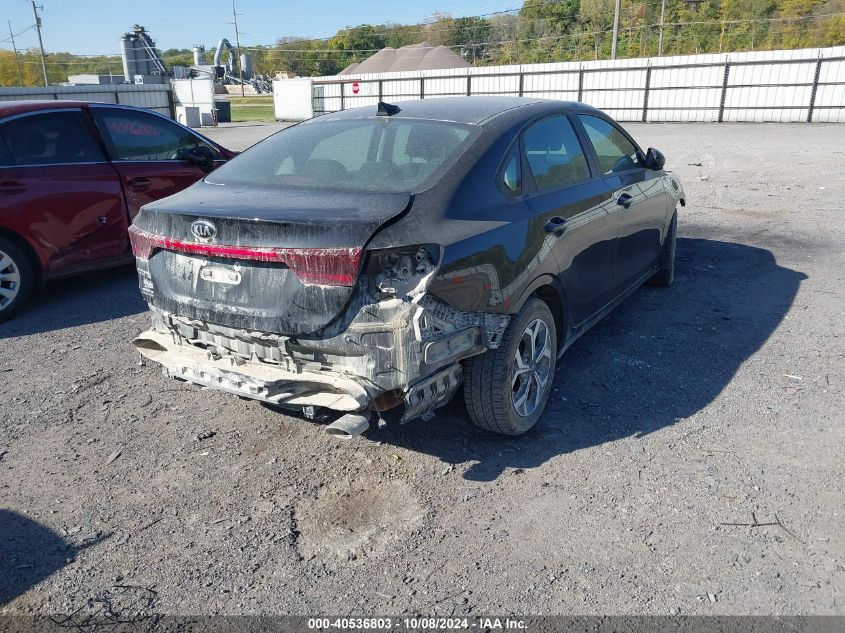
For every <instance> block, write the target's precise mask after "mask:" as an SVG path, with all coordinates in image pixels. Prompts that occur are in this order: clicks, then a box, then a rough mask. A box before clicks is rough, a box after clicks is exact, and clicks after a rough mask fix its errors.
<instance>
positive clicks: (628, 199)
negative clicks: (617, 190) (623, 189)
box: [616, 193, 634, 209]
mask: <svg viewBox="0 0 845 633" xmlns="http://www.w3.org/2000/svg"><path fill="white" fill-rule="evenodd" d="M633 201H634V196H632V195H631V194H629V193H623V194H622V195H621V196H619V197H618V198H616V204H618V205H619V206H620V207H625V208H626V209H630V208H631V203H632V202H633Z"/></svg>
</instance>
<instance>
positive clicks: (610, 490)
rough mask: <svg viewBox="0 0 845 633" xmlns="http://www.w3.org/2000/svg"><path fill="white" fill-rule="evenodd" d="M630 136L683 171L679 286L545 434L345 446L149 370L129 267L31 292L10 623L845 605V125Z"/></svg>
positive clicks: (18, 398)
mask: <svg viewBox="0 0 845 633" xmlns="http://www.w3.org/2000/svg"><path fill="white" fill-rule="evenodd" d="M278 127H279V126H278V125H276V126H244V125H233V126H228V127H225V128H224V127H221V128H218V129H216V130H212V131H211V134H210V135H211V136H213V137H214V138H215V139H217V140H219V141H221V142H223V143H224V144H226V145H228V146H230V147H233V148H241V147H244V146H247V145H249V144H251V143H252V142H254V141H255V140H257V139H258V138H260V137H261V136H263V135H264V134H267V133H268V132H270V131H274V130H275V129H278ZM629 129H630V130H631V131H632V132H633V134H634V135H635V136H636V137H637V138H638V139H639V140H640V141H641V142H642V143H643V144H644V145H654V146H656V147H659V148H660V149H662V150H663V151H664V152H665V154H666V156H667V157H668V165H669V166H670V167H671V168H673V169H675V170H676V171H677V172H678V173H679V174H680V176H681V177H682V178H683V180H684V183H685V185H686V189H687V197H688V200H689V206H687V207H686V209H682V210H681V214H680V222H679V236H680V237H679V240H678V258H679V259H678V273H677V281H676V283H675V285H673V286H672V288H670V289H668V290H661V289H654V288H643V289H642V290H641V291H639V292H638V293H637V294H635V295H634V296H633V297H632V298H631V299H629V300H628V301H627V302H626V303H625V304H623V305H622V306H621V307H620V308H618V309H617V310H616V311H615V312H614V313H613V314H612V315H611V316H609V317H608V318H606V319H604V320H603V321H602V322H600V323H599V324H598V325H597V326H596V327H595V328H594V329H593V330H592V331H591V332H590V333H589V334H587V335H586V336H584V337H583V338H582V339H580V340H579V342H578V343H577V344H576V345H575V346H574V347H573V349H571V350H570V351H569V352H568V353H567V354H566V355H565V356H564V358H563V360H562V361H561V365H560V371H559V372H558V375H557V380H556V389H555V392H554V394H553V396H552V400H551V402H550V405H549V408H548V410H547V412H546V414H545V416H544V418H543V419H542V420H541V422H540V424H539V425H538V427H537V428H536V429H535V430H534V431H533V432H532V433H531V434H529V435H528V436H526V437H523V438H521V439H508V438H501V437H496V436H492V435H489V434H486V433H484V432H482V431H480V430H476V429H475V428H474V427H473V426H472V424H471V423H470V422H469V421H468V420H467V418H466V417H465V416H464V414H463V413H462V408H461V407H462V404H461V403H460V402H456V403H453V404H452V405H450V407H449V408H448V409H447V410H445V411H443V412H442V413H441V414H440V415H438V416H437V417H435V419H434V420H432V421H430V422H428V423H426V422H420V421H417V422H415V423H412V424H410V425H408V426H405V427H401V428H388V429H385V430H382V431H378V430H371V431H370V432H369V433H368V435H367V436H366V437H365V438H362V439H359V440H357V441H353V442H347V443H343V442H341V441H339V440H336V439H332V438H331V437H329V436H327V435H326V434H325V433H323V431H322V429H321V428H320V425H319V424H318V423H316V422H311V421H308V420H305V419H303V418H299V417H291V416H288V415H282V414H280V413H277V412H275V411H273V410H271V409H269V408H266V407H264V406H262V405H261V404H259V403H256V402H247V401H242V400H239V399H237V398H234V397H232V396H227V395H224V394H219V393H214V392H208V391H200V390H199V389H197V388H195V387H192V386H189V385H185V384H182V383H177V382H175V381H172V380H168V379H165V378H164V377H163V376H162V375H161V374H160V372H159V371H158V370H157V369H156V368H155V367H154V366H152V365H151V364H147V365H146V366H139V365H138V358H137V355H136V354H135V353H134V352H133V349H132V347H131V346H130V340H131V339H132V338H133V337H134V336H135V335H136V334H137V333H139V332H140V331H141V330H143V329H145V328H146V326H147V322H148V318H147V315H146V313H145V304H144V303H143V302H142V301H141V299H140V296H139V293H138V290H137V286H136V278H135V274H134V270H133V269H131V268H123V269H118V270H113V271H109V272H105V273H99V274H94V275H88V276H85V277H81V278H76V279H71V280H67V281H62V282H57V283H54V284H51V285H50V286H49V287H48V288H47V289H46V290H45V291H43V292H41V293H39V294H37V296H36V297H35V300H34V302H33V304H32V306H31V307H30V309H29V310H27V311H25V312H24V313H23V314H22V315H21V316H19V317H18V318H17V319H15V320H14V321H12V322H10V323H6V324H3V325H0V341H2V342H0V613H2V612H6V613H48V612H49V613H55V612H68V611H71V610H74V609H77V608H80V607H82V606H84V605H85V604H86V601H87V600H88V599H89V598H97V597H102V596H103V595H107V592H111V593H112V594H114V592H116V591H121V592H130V593H131V594H132V595H133V596H134V599H137V600H142V601H143V600H146V601H147V602H146V603H145V604H148V605H149V608H150V609H153V610H155V611H157V612H159V613H166V614H205V613H226V614H258V613H261V614H276V613H278V614H288V613H295V614H319V613H330V614H348V613H353V614H356V615H370V614H374V613H382V614H383V613H393V614H398V613H421V614H439V615H449V614H465V613H466V614H491V613H492V614H502V613H507V612H513V613H521V614H552V613H567V614H575V613H578V614H590V613H612V614H627V613H638V614H641V613H642V614H646V613H647V614H669V613H681V614H845V594H843V590H845V530H843V517H842V514H843V508H845V494H843V469H842V463H843V462H842V458H843V455H845V432H844V431H843V422H845V419H844V418H843V413H842V411H843V381H844V380H845V362H844V361H843V352H845V349H843V340H845V339H844V338H843V335H845V332H843V324H845V319H843V300H842V293H843V272H844V271H845V249H843V238H845V219H843V216H842V200H843V197H845V172H843V170H842V167H841V166H842V164H843V159H845V156H843V153H845V150H844V149H843V148H845V126H841V125H753V124H751V125H747V124H746V125H740V124H725V125H706V124H703V125H694V124H673V125H657V124H653V125H648V126H645V125H631V126H629ZM200 438H203V439H200ZM113 586H120V587H129V589H113ZM4 603H5V607H3V606H2V605H4Z"/></svg>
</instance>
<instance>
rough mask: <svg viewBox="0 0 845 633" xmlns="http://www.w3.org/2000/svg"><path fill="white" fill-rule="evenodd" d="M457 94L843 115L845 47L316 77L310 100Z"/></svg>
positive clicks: (620, 112) (671, 112) (708, 112)
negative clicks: (354, 83) (356, 85)
mask: <svg viewBox="0 0 845 633" xmlns="http://www.w3.org/2000/svg"><path fill="white" fill-rule="evenodd" d="M353 82H357V83H358V86H359V91H358V93H357V94H353V93H352V84H353ZM457 95H514V96H515V95H519V96H525V97H538V98H549V99H560V100H564V101H581V102H584V103H587V104H589V105H593V106H596V107H598V108H601V109H603V110H606V111H607V112H608V113H609V114H611V115H612V116H614V117H616V118H617V119H619V120H622V121H819V122H821V121H825V122H827V121H840V120H845V47H843V46H838V47H831V48H826V49H821V50H818V49H804V50H789V51H759V52H748V53H730V54H707V55H689V56H675V57H663V58H656V57H652V58H642V59H623V60H616V61H610V60H606V61H595V62H556V63H550V64H525V65H522V66H517V65H509V66H488V67H474V68H467V69H463V68H460V69H450V70H428V71H414V72H400V73H381V74H367V75H361V76H360V77H358V78H355V77H337V76H335V77H319V78H315V79H314V89H313V92H312V105H313V112H314V114H323V113H326V112H334V111H337V110H344V109H347V108H352V107H359V106H365V105H366V106H370V105H374V104H375V102H376V101H377V100H378V98H379V97H381V98H382V99H383V100H385V101H395V102H401V101H404V100H408V99H419V98H425V99H430V98H437V97H444V96H457Z"/></svg>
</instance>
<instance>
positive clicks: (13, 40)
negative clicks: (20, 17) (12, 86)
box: [8, 20, 23, 88]
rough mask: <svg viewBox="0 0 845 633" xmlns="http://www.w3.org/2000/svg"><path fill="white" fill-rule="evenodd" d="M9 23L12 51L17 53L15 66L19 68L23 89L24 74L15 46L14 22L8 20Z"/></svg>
mask: <svg viewBox="0 0 845 633" xmlns="http://www.w3.org/2000/svg"><path fill="white" fill-rule="evenodd" d="M8 22H9V39H11V40H12V50H13V51H15V65H16V66H17V67H18V81H19V82H20V84H21V88H23V73H22V72H21V60H19V59H18V49H17V47H16V46H15V34H14V33H13V32H12V21H11V20H8Z"/></svg>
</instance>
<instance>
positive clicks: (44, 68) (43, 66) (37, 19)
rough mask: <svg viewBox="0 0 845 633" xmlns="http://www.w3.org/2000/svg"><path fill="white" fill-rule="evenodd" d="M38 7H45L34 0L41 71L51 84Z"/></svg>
mask: <svg viewBox="0 0 845 633" xmlns="http://www.w3.org/2000/svg"><path fill="white" fill-rule="evenodd" d="M38 9H41V10H42V11H43V10H44V7H43V6H40V7H36V6H35V0H32V14H33V15H34V16H35V30H36V31H38V47H39V48H40V49H41V72H43V73H44V85H45V86H49V85H50V82H49V80H48V79H47V62H46V61H45V60H44V42H42V41H41V17H40V16H39V15H38Z"/></svg>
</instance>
